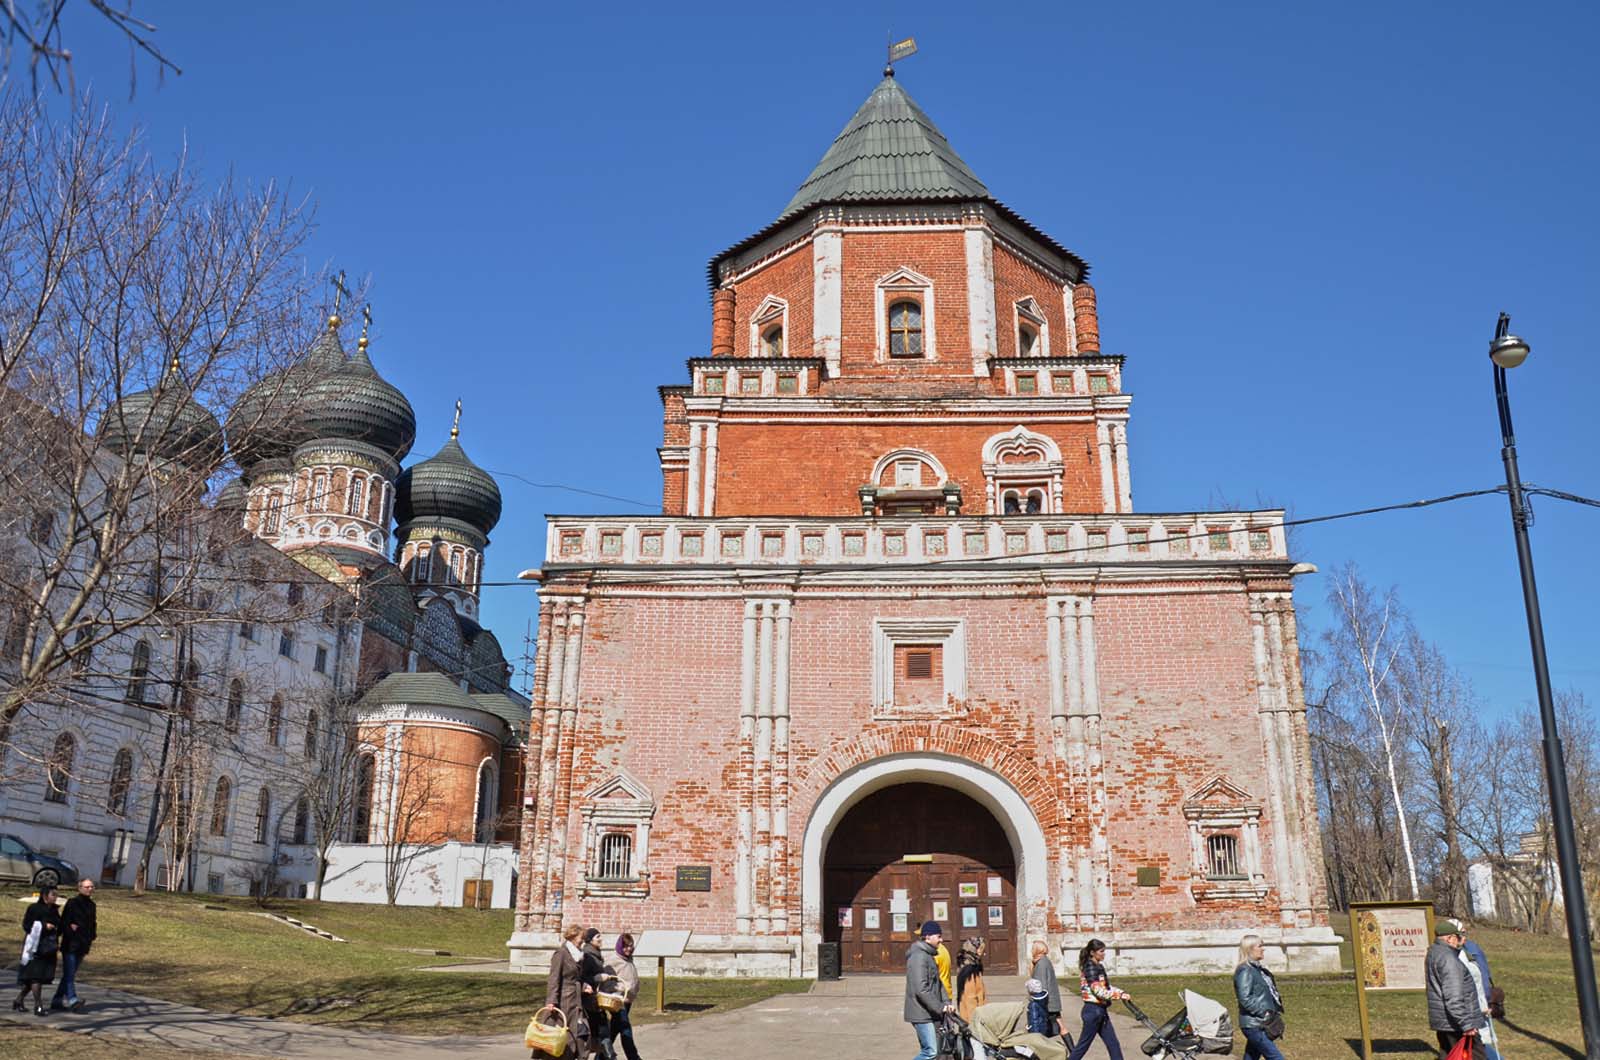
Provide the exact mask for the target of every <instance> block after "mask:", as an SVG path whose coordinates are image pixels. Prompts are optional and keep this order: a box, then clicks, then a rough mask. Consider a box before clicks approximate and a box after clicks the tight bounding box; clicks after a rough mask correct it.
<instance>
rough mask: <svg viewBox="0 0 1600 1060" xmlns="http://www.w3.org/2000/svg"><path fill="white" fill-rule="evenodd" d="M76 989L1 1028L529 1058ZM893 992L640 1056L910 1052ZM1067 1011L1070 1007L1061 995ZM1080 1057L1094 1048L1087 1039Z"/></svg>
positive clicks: (1127, 1024) (725, 1027) (516, 1051)
mask: <svg viewBox="0 0 1600 1060" xmlns="http://www.w3.org/2000/svg"><path fill="white" fill-rule="evenodd" d="M986 986H987V987H988V990H989V996H990V998H992V999H995V1000H999V999H1002V998H1010V997H1015V998H1017V999H1018V1000H1020V999H1021V998H1022V996H1023V992H1022V980H1021V979H1020V978H1016V977H999V976H990V977H989V978H988V979H987V981H986ZM82 996H83V999H84V1000H85V1001H86V1002H87V1006H88V1007H87V1008H86V1010H85V1011H84V1012H81V1013H52V1014H51V1015H50V1016H48V1017H46V1018H44V1019H40V1018H38V1017H36V1016H34V1015H32V1014H31V1013H30V1014H26V1015H19V1014H18V1013H15V1012H12V1011H11V1010H10V1008H9V1006H7V1007H4V1008H0V1026H4V1025H5V1024H6V1023H16V1024H20V1025H25V1026H34V1027H37V1026H48V1027H55V1028H59V1029H64V1030H73V1031H78V1032H81V1033H87V1034H93V1035H95V1036H96V1037H97V1038H98V1039H100V1040H102V1041H108V1042H109V1041H111V1040H114V1039H117V1038H129V1039H135V1040H139V1041H143V1042H149V1043H159V1044H162V1045H165V1046H167V1047H168V1048H171V1049H180V1050H193V1051H196V1052H218V1053H229V1054H235V1055H238V1054H243V1055H254V1056H275V1057H284V1058H289V1060H334V1058H344V1057H351V1056H360V1055H365V1054H376V1055H381V1056H382V1058H383V1060H444V1058H446V1057H450V1058H457V1057H465V1058H468V1060H479V1058H483V1060H490V1058H505V1060H511V1058H513V1057H526V1056H527V1055H528V1052H527V1050H526V1049H524V1048H523V1046H522V1035H521V1032H520V1028H519V1029H518V1032H517V1033H515V1034H507V1035H504V1036H496V1037H492V1038H474V1037H464V1036H456V1037H448V1038H439V1037H426V1036H422V1035H403V1034H381V1033H378V1032H374V1031H359V1030H341V1029H338V1028H335V1027H327V1026H314V1025H311V1024H304V1023H292V1022H289V1021H286V1020H271V1019H263V1018H260V1017H255V1016H235V1015H230V1014H227V1013H219V1012H207V1011H205V1010H203V1009H197V1008H190V1007H189V1006H186V1005H177V1004H173V1003H171V1002H168V1001H155V1000H151V999H149V998H142V997H138V996H135V995H133V994H127V993H123V992H121V991H117V990H97V989H95V988H93V987H92V986H91V985H90V984H88V983H85V984H84V986H83V988H82ZM904 997H905V984H904V980H902V979H901V978H900V977H898V976H891V975H883V976H850V977H848V978H846V979H843V980H840V981H837V982H831V983H817V984H816V986H815V987H814V988H813V989H812V991H811V992H810V993H808V994H781V995H779V996H777V997H774V998H770V999H768V1000H766V1001H762V1002H759V1003H757V1004H754V1005H749V1006H746V1007H744V1008H740V1009H735V1010H733V1011H731V1012H719V1013H712V1014H710V1015H706V1016H696V1017H693V1018H691V1019H686V1020H682V1021H679V1022H676V1023H670V1024H646V1025H644V1026H641V1027H638V1028H637V1029H636V1037H637V1041H638V1043H639V1051H640V1052H641V1053H642V1054H643V1055H644V1056H645V1058H646V1060H749V1058H750V1057H753V1056H755V1057H773V1058H776V1060H786V1058H790V1057H793V1058H795V1060H800V1058H806V1060H810V1058H813V1057H824V1056H826V1057H840V1058H845V1060H855V1058H862V1060H865V1058H876V1057H891V1058H892V1057H901V1056H903V1057H907V1058H909V1057H910V1056H912V1055H913V1054H914V1053H915V1052H916V1039H915V1037H914V1036H913V1035H912V1033H911V1030H910V1028H909V1027H907V1026H906V1024H905V1023H904V1022H902V1021H901V1018H900V1016H901V1006H902V1005H903V1004H904ZM646 1003H648V1001H647V1002H646ZM1069 1006H1070V1007H1072V1008H1073V1009H1074V1010H1075V1009H1076V1006H1075V1005H1071V1002H1070V999H1069ZM1162 1011H1163V1012H1165V1011H1166V1010H1165V1009H1162ZM1114 1022H1115V1023H1116V1026H1117V1032H1118V1034H1119V1036H1120V1037H1121V1039H1122V1042H1123V1047H1124V1052H1126V1053H1128V1054H1129V1055H1133V1056H1137V1055H1139V1054H1138V1049H1139V1043H1140V1042H1142V1041H1143V1040H1144V1037H1145V1035H1144V1032H1143V1031H1141V1030H1140V1029H1139V1028H1138V1026H1137V1025H1136V1024H1134V1023H1133V1021H1132V1020H1130V1019H1128V1018H1126V1017H1125V1016H1121V1015H1115V1016H1114ZM1075 1024H1076V1013H1075V1011H1074V1013H1073V1014H1072V1015H1069V1016H1068V1025H1069V1028H1071V1029H1072V1030H1074V1031H1076V1026H1075ZM1091 1055H1093V1056H1103V1055H1104V1053H1103V1051H1102V1049H1101V1047H1099V1046H1096V1047H1095V1049H1094V1051H1093V1052H1092V1053H1091Z"/></svg>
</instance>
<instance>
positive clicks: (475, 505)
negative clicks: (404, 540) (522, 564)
mask: <svg viewBox="0 0 1600 1060" xmlns="http://www.w3.org/2000/svg"><path fill="white" fill-rule="evenodd" d="M457 434H458V432H457V431H455V430H452V431H451V432H450V440H449V441H448V442H446V443H444V448H443V449H440V450H439V451H438V452H437V453H435V454H434V455H432V456H430V457H428V459H426V460H424V461H422V462H421V463H417V464H413V465H411V466H410V467H408V468H406V469H405V470H404V471H402V472H400V477H399V478H398V479H397V480H396V481H395V501H394V515H395V520H396V521H397V522H399V523H401V524H405V523H410V522H414V521H418V520H431V519H455V520H458V521H460V522H463V523H466V524H467V525H468V526H472V527H475V528H476V529H478V530H480V531H481V532H482V533H483V534H484V535H485V536H488V533H489V531H490V530H493V529H494V525H495V524H496V523H498V522H499V521H500V487H499V486H497V485H496V484H495V481H494V479H493V477H491V476H490V474H489V473H488V472H487V471H485V470H484V469H483V468H481V467H479V466H478V465H477V464H474V463H473V462H472V460H471V459H470V458H469V457H468V456H467V453H466V450H464V449H462V448H461V443H460V442H459V441H458V440H457Z"/></svg>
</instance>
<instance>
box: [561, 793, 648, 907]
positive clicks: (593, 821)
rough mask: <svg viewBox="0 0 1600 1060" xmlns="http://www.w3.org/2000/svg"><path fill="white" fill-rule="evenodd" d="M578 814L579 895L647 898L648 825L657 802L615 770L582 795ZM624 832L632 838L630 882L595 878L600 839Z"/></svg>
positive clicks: (586, 896)
mask: <svg viewBox="0 0 1600 1060" xmlns="http://www.w3.org/2000/svg"><path fill="white" fill-rule="evenodd" d="M579 813H580V815H581V817H582V819H583V847H582V850H581V853H580V857H581V858H582V864H583V882H582V884H581V885H580V888H579V890H580V894H581V895H582V896H583V897H585V898H589V897H595V898H647V897H649V895H650V867H649V864H650V863H649V856H650V822H651V821H652V820H653V819H654V818H655V814H656V801H655V799H654V798H653V797H652V796H651V795H650V789H649V788H646V787H645V786H644V785H643V784H641V783H640V782H639V781H638V780H636V779H635V778H634V777H633V776H631V775H630V774H629V773H628V772H627V770H624V769H618V770H617V771H616V772H614V773H612V774H611V775H610V776H609V777H607V778H606V779H605V780H602V781H601V782H600V783H598V784H596V785H595V786H594V787H592V788H590V789H589V790H588V791H586V792H584V794H583V802H582V806H581V808H580V810H579ZM613 832H623V833H626V834H629V835H631V836H632V837H633V857H632V866H631V868H630V871H629V876H630V877H631V878H630V879H626V880H602V879H599V878H598V877H597V875H596V871H595V870H596V865H595V859H596V858H597V857H598V856H599V853H600V837H601V836H604V835H607V834H609V833H613Z"/></svg>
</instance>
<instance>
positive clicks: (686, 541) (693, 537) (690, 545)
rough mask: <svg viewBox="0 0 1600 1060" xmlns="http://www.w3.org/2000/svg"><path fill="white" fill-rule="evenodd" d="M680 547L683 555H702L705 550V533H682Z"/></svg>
mask: <svg viewBox="0 0 1600 1060" xmlns="http://www.w3.org/2000/svg"><path fill="white" fill-rule="evenodd" d="M681 547H682V549H683V554H684V555H685V556H703V555H705V550H706V539H705V535H703V534H684V535H683V543H682V546H681Z"/></svg>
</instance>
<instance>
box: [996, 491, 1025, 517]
mask: <svg viewBox="0 0 1600 1060" xmlns="http://www.w3.org/2000/svg"><path fill="white" fill-rule="evenodd" d="M1001 510H1002V511H1003V512H1004V514H1006V515H1021V514H1022V498H1021V497H1019V496H1017V493H1016V491H1015V490H1008V491H1007V492H1006V495H1005V503H1004V505H1003V506H1002V508H1001Z"/></svg>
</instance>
